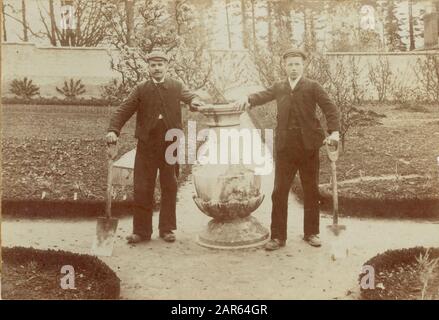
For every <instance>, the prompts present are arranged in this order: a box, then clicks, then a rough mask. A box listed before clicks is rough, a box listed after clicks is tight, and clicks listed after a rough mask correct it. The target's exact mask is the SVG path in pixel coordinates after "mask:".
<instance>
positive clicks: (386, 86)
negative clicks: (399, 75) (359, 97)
mask: <svg viewBox="0 0 439 320" xmlns="http://www.w3.org/2000/svg"><path fill="white" fill-rule="evenodd" d="M368 67H369V72H368V75H369V81H370V83H371V84H372V86H373V87H374V88H375V90H376V91H377V95H378V101H379V102H383V101H386V100H387V98H388V94H389V91H390V90H391V88H392V86H393V84H394V81H395V76H394V74H393V72H392V70H391V69H390V64H389V59H388V58H387V57H384V56H379V58H378V59H377V63H376V64H370V63H369V64H368Z"/></svg>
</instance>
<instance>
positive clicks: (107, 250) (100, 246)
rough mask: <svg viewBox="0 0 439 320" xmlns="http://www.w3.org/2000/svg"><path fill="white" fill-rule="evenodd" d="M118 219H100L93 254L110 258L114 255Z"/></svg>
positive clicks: (92, 249)
mask: <svg viewBox="0 0 439 320" xmlns="http://www.w3.org/2000/svg"><path fill="white" fill-rule="evenodd" d="M117 223H118V219H115V218H107V217H99V218H98V220H97V225H96V237H95V239H94V240H93V246H92V248H91V252H92V254H94V255H97V256H106V257H109V256H111V254H112V253H113V247H114V241H115V238H116V230H117Z"/></svg>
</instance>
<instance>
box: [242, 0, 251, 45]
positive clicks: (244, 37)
mask: <svg viewBox="0 0 439 320" xmlns="http://www.w3.org/2000/svg"><path fill="white" fill-rule="evenodd" d="M241 27H242V44H243V47H244V48H246V49H248V47H249V43H250V40H249V34H248V26H247V5H246V0H241Z"/></svg>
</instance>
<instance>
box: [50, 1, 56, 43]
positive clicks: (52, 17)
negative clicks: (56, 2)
mask: <svg viewBox="0 0 439 320" xmlns="http://www.w3.org/2000/svg"><path fill="white" fill-rule="evenodd" d="M49 15H50V28H51V31H50V43H51V44H52V46H54V47H56V20H55V11H54V10H53V0H49Z"/></svg>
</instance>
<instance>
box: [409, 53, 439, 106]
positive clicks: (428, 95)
mask: <svg viewBox="0 0 439 320" xmlns="http://www.w3.org/2000/svg"><path fill="white" fill-rule="evenodd" d="M414 71H415V74H416V78H417V80H418V82H419V84H420V91H421V93H422V96H423V100H424V101H429V102H436V103H438V102H439V55H436V56H434V55H429V56H427V57H426V58H425V59H421V58H418V60H417V61H416V66H415V68H414Z"/></svg>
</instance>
